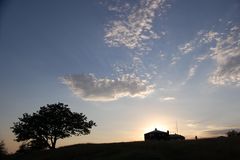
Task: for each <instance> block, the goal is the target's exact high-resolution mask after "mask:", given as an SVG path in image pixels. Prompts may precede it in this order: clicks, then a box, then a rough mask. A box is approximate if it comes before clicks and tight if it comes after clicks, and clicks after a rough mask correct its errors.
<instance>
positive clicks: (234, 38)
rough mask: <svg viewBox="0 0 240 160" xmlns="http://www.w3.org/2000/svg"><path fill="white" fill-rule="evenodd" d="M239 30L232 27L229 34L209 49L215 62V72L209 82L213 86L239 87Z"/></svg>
mask: <svg viewBox="0 0 240 160" xmlns="http://www.w3.org/2000/svg"><path fill="white" fill-rule="evenodd" d="M239 39H240V29H239V27H232V28H231V29H230V33H229V34H227V35H226V36H224V37H221V38H219V39H218V40H217V43H216V46H215V47H213V48H211V52H212V53H211V57H212V59H213V60H214V61H215V62H216V70H215V71H214V72H213V73H212V74H211V76H210V78H209V81H210V83H212V84H215V85H236V86H240V41H239Z"/></svg>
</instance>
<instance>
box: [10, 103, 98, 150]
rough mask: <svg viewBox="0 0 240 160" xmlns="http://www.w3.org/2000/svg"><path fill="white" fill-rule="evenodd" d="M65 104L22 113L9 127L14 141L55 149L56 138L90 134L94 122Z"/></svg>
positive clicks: (33, 146) (35, 146)
mask: <svg viewBox="0 0 240 160" xmlns="http://www.w3.org/2000/svg"><path fill="white" fill-rule="evenodd" d="M67 106H68V105H65V104H63V103H57V104H48V105H47V106H43V107H40V110H39V111H37V112H35V113H33V114H28V113H24V114H23V117H22V118H19V121H18V122H15V123H14V125H13V127H11V129H12V132H13V133H14V134H15V135H16V141H18V142H20V141H23V142H25V144H26V146H23V148H24V147H28V146H29V147H30V148H32V149H45V148H49V149H55V147H56V142H57V140H58V139H63V138H66V137H70V136H72V135H76V136H79V135H87V134H90V129H91V128H92V127H93V126H96V123H95V122H93V121H92V120H90V121H87V117H86V116H85V115H84V114H82V113H76V112H71V110H70V108H68V107H67Z"/></svg>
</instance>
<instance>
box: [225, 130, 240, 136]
mask: <svg viewBox="0 0 240 160" xmlns="http://www.w3.org/2000/svg"><path fill="white" fill-rule="evenodd" d="M227 136H228V137H235V136H240V132H237V131H236V130H231V131H228V132H227Z"/></svg>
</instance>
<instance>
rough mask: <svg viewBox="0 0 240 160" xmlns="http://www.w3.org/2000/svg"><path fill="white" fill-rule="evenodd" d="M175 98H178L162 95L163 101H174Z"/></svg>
mask: <svg viewBox="0 0 240 160" xmlns="http://www.w3.org/2000/svg"><path fill="white" fill-rule="evenodd" d="M175 99H176V98H175V97H160V100H161V101H173V100H175Z"/></svg>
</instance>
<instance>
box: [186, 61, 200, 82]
mask: <svg viewBox="0 0 240 160" xmlns="http://www.w3.org/2000/svg"><path fill="white" fill-rule="evenodd" d="M197 68H198V65H196V64H195V65H194V66H192V67H191V68H190V69H189V71H188V77H187V80H189V79H191V78H192V77H193V76H194V75H195V72H196V69H197Z"/></svg>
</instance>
